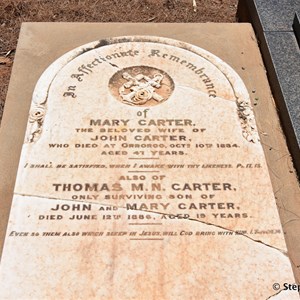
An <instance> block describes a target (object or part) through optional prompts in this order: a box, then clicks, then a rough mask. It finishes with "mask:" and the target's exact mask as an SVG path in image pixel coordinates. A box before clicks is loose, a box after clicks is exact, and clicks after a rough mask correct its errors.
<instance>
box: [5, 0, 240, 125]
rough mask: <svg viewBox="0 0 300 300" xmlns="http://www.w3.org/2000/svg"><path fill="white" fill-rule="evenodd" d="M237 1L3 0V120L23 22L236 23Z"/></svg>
mask: <svg viewBox="0 0 300 300" xmlns="http://www.w3.org/2000/svg"><path fill="white" fill-rule="evenodd" d="M237 3H238V0H194V1H193V0H66V1H62V0H0V80H1V81H0V121H1V117H2V112H3V107H4V103H5V96H6V92H7V87H8V82H9V78H10V72H11V67H12V64H13V59H14V52H15V49H16V46H17V40H18V35H19V29H20V25H21V23H22V22H178V23H179V22H184V23H185V22H235V21H236V18H235V15H236V10H237ZM193 4H194V5H193ZM195 4H196V7H195Z"/></svg>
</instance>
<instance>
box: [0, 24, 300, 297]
mask: <svg viewBox="0 0 300 300" xmlns="http://www.w3.org/2000/svg"><path fill="white" fill-rule="evenodd" d="M27 26H28V27H27V28H26V27H25V32H26V35H25V34H24V33H23V34H24V37H26V39H29V37H30V35H31V34H36V35H38V33H36V32H35V30H37V31H38V27H37V26H38V25H27ZM100 26H101V25H98V28H99V27H100ZM198 26H199V25H198ZM200 27H201V26H200ZM200 27H198V28H197V27H194V28H197V29H199V28H200ZM74 28H75V27H72V26H71V27H62V28H61V29H62V30H60V28H59V27H56V29H55V28H54V27H53V28H52V29H54V32H58V31H60V32H61V34H62V35H65V36H68V34H71V33H70V32H72V29H74ZM95 28H97V27H92V26H91V25H90V27H86V29H85V30H86V31H88V30H89V29H94V30H95ZM202 28H203V29H205V28H206V29H209V27H202ZM236 28H238V31H239V32H240V36H241V37H244V36H245V35H244V34H245V33H249V32H251V30H249V27H246V26H241V27H236ZM26 29H27V31H26ZM164 30H167V27H165V28H164ZM116 31H117V30H116ZM116 31H115V32H116ZM23 32H24V29H23ZM133 32H134V31H133ZM148 32H149V31H148ZM211 32H213V30H211ZM72 34H74V33H72ZM249 36H250V35H249ZM225 38H226V37H225ZM241 39H242V38H241ZM50 44H51V43H50ZM46 45H47V44H46ZM203 45H204V44H203ZM254 45H255V44H253V45H252V46H251V47H254ZM232 47H233V45H231V46H230V48H231V49H232ZM255 47H256V45H255ZM44 49H45V48H44ZM255 49H256V48H255ZM69 50H70V51H68V52H66V53H65V54H63V55H62V56H60V57H58V58H57V59H56V60H55V61H54V62H53V63H52V64H51V65H50V66H48V67H47V68H46V69H45V70H43V73H42V74H41V75H40V77H39V79H38V81H37V83H36V86H35V88H34V89H33V94H32V103H31V107H30V111H29V118H28V122H27V129H26V133H25V139H24V144H23V147H22V153H21V158H20V162H19V168H18V174H17V179H16V184H15V188H14V194H13V200H12V207H11V212H10V219H9V224H8V227H7V233H6V240H5V245H4V250H3V255H2V261H1V275H0V276H1V280H0V282H1V285H0V293H1V297H2V299H53V298H62V299H71V298H78V297H80V298H86V299H154V298H155V299H199V298H203V299H220V298H224V299H233V298H235V297H236V295H239V297H241V298H243V299H250V298H251V299H253V298H256V299H259V298H264V299H266V298H268V297H271V296H272V295H275V294H279V293H280V294H281V295H284V296H285V297H288V298H289V299H297V298H298V294H297V292H296V291H293V290H289V289H285V286H284V284H285V283H289V284H293V282H294V277H293V272H292V268H291V264H290V261H289V258H288V256H287V250H286V244H285V240H284V235H283V231H282V228H281V223H280V219H279V216H278V212H277V208H276V201H275V198H274V194H273V190H272V185H271V181H270V177H269V173H268V166H267V163H266V160H265V156H264V151H263V148H262V146H261V143H260V137H259V133H258V129H257V126H256V123H255V117H254V113H253V109H252V104H251V100H250V95H249V91H248V90H247V88H246V86H245V84H244V82H243V80H242V79H241V77H240V76H239V74H238V73H237V72H236V71H235V70H234V69H233V68H232V67H230V66H229V65H228V64H227V63H225V62H224V61H223V60H222V59H220V58H219V57H217V56H215V55H214V54H212V53H211V52H209V51H207V50H204V49H203V48H200V47H199V46H195V45H192V44H190V43H186V42H182V41H179V40H175V39H170V38H166V37H159V36H155V35H154V36H146V35H136V34H131V35H126V36H121V37H108V38H102V39H99V40H97V41H95V42H90V43H87V44H86V43H83V45H81V46H80V45H79V46H78V47H77V48H75V49H73V50H71V49H69ZM25 51H28V49H25ZM39 53H41V55H44V54H43V51H42V50H41V52H39ZM37 61H39V60H38V59H37ZM16 63H18V61H17V62H16ZM31 63H32V64H34V63H35V61H34V60H31ZM244 69H245V68H244V67H243V69H242V70H244ZM252 93H253V91H252Z"/></svg>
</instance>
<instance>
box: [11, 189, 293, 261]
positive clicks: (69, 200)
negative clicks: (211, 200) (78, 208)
mask: <svg viewBox="0 0 300 300" xmlns="http://www.w3.org/2000/svg"><path fill="white" fill-rule="evenodd" d="M14 194H15V195H18V196H23V197H35V198H42V199H51V200H57V201H67V202H81V203H87V204H94V205H103V206H108V207H109V206H111V207H112V206H114V207H117V208H120V209H126V207H124V206H118V205H112V204H101V203H99V202H93V201H86V200H77V199H76V200H71V199H62V198H55V197H44V196H34V195H27V194H21V193H14ZM131 210H134V211H140V212H148V213H152V214H157V215H164V216H171V215H173V214H167V213H163V212H155V211H151V210H143V209H131ZM180 220H183V219H180ZM184 220H189V221H193V222H199V223H201V224H205V225H208V226H213V227H217V228H220V229H222V230H226V231H229V232H232V233H237V231H235V230H233V229H228V228H226V227H223V226H221V225H217V224H213V223H210V222H204V221H201V220H197V219H193V218H186V219H184ZM238 236H243V237H245V238H247V239H249V240H251V241H253V242H255V243H259V244H262V245H264V246H266V247H269V248H272V249H274V250H276V251H279V252H280V253H281V254H283V255H284V256H285V257H287V258H289V257H288V255H287V252H286V251H284V250H282V249H279V248H277V247H274V246H271V245H269V244H266V243H264V242H263V241H260V240H255V239H253V238H251V237H250V236H248V235H246V234H243V233H238Z"/></svg>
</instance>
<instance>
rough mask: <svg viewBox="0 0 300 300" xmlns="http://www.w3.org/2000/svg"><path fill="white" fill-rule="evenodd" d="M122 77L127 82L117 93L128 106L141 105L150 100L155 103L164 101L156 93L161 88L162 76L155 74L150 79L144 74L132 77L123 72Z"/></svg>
mask: <svg viewBox="0 0 300 300" xmlns="http://www.w3.org/2000/svg"><path fill="white" fill-rule="evenodd" d="M122 77H123V78H124V79H126V80H127V82H125V83H124V84H123V85H122V86H121V87H120V88H119V93H120V96H121V98H122V101H123V102H124V103H126V104H129V105H143V104H146V103H147V102H148V101H149V100H151V99H153V100H155V101H156V102H161V101H163V100H164V98H163V97H162V96H161V95H160V94H159V93H158V91H157V89H159V88H160V87H161V81H162V80H163V78H164V75H162V74H160V73H157V74H154V76H153V77H152V78H151V77H150V76H146V75H144V74H138V75H136V76H134V77H133V76H131V75H130V74H129V73H127V72H124V73H123V74H122ZM128 90H129V91H128Z"/></svg>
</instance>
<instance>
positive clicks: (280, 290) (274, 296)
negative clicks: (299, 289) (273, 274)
mask: <svg viewBox="0 0 300 300" xmlns="http://www.w3.org/2000/svg"><path fill="white" fill-rule="evenodd" d="M282 291H284V290H279V291H278V292H277V293H276V294H274V295H271V296H270V297H268V298H267V299H266V300H268V299H271V298H273V297H275V296H277V295H279V294H280V293H281V292H282Z"/></svg>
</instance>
